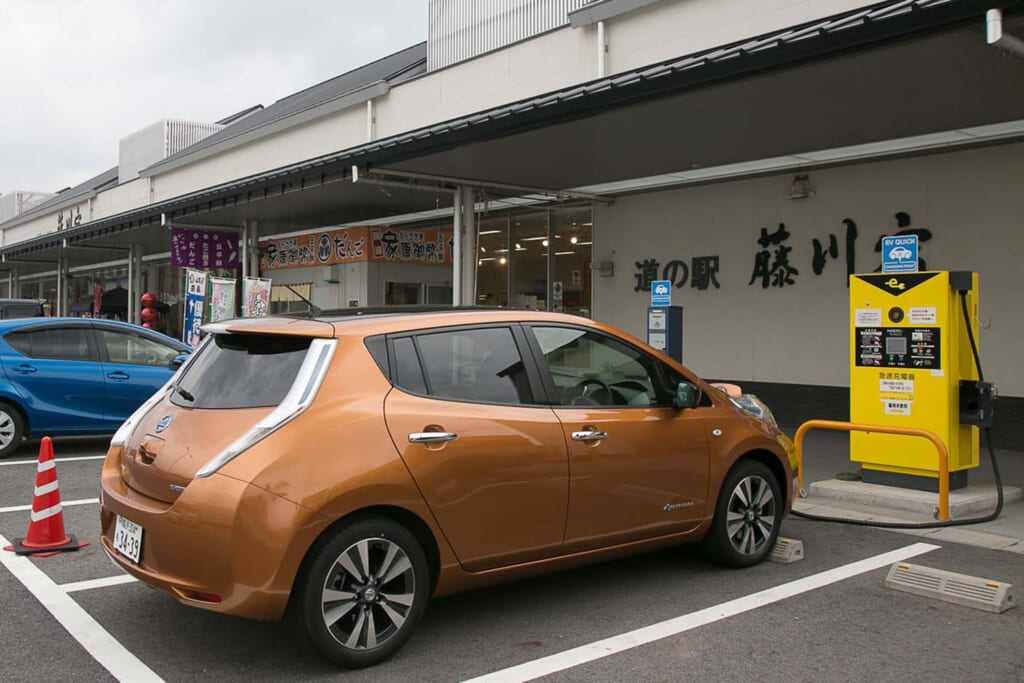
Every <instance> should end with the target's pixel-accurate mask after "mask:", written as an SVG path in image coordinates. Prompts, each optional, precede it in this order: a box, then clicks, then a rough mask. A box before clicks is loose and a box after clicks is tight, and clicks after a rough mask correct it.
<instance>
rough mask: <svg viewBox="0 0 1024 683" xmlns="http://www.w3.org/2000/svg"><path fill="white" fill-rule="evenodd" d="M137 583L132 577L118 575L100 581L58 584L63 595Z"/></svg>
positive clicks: (89, 580)
mask: <svg viewBox="0 0 1024 683" xmlns="http://www.w3.org/2000/svg"><path fill="white" fill-rule="evenodd" d="M135 581H138V579H136V578H135V577H134V576H130V575H128V574H120V575H118V576H105V577H103V578H102V579H88V580H86V581H74V582H72V583H62V584H60V588H61V590H63V591H64V592H65V593H74V592H75V591H87V590H92V589H93V588H109V587H111V586H120V585H121V584H123V583H134V582H135Z"/></svg>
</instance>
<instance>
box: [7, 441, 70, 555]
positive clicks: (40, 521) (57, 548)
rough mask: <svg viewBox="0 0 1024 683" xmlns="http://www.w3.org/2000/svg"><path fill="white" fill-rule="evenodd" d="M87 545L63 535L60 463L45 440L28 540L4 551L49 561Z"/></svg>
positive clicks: (48, 442)
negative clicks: (57, 555) (43, 558)
mask: <svg viewBox="0 0 1024 683" xmlns="http://www.w3.org/2000/svg"><path fill="white" fill-rule="evenodd" d="M87 545H89V544H88V543H79V542H78V541H76V540H75V537H74V536H70V535H68V534H66V533H64V513H63V512H61V508H60V489H59V485H58V483H57V463H56V461H54V459H53V442H52V441H50V437H48V436H44V437H43V442H42V443H41V444H39V465H38V466H37V467H36V488H35V491H34V493H33V496H32V514H31V517H30V521H29V524H28V534H27V535H26V536H25V538H23V539H22V538H16V539H14V543H13V544H12V545H9V546H7V547H5V548H4V550H11V551H14V552H15V553H16V554H18V555H35V556H36V557H49V556H50V555H56V554H58V553H61V552H66V551H69V550H78V549H79V548H82V547H84V546H87Z"/></svg>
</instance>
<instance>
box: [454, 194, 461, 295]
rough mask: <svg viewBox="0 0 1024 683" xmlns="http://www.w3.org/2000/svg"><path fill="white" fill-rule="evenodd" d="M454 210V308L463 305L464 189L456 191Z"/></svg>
mask: <svg viewBox="0 0 1024 683" xmlns="http://www.w3.org/2000/svg"><path fill="white" fill-rule="evenodd" d="M452 206H453V209H452V306H458V305H459V304H461V303H462V188H461V187H460V188H458V189H457V190H455V195H454V203H453V205H452Z"/></svg>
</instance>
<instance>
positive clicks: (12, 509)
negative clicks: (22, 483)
mask: <svg viewBox="0 0 1024 683" xmlns="http://www.w3.org/2000/svg"><path fill="white" fill-rule="evenodd" d="M98 502H100V499H99V498H82V499H81V500H66V501H64V502H63V503H61V505H62V506H64V507H71V506H73V505H92V504H93V503H98ZM31 509H32V506H31V505H12V506H11V507H7V508H0V512H27V511H28V510H31Z"/></svg>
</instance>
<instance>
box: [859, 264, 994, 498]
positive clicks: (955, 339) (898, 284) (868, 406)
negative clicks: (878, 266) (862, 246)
mask: <svg viewBox="0 0 1024 683" xmlns="http://www.w3.org/2000/svg"><path fill="white" fill-rule="evenodd" d="M951 276H952V278H951ZM968 287H969V291H966V297H967V310H968V312H969V316H968V320H967V321H966V322H965V321H964V315H963V312H962V304H961V302H960V294H959V293H958V288H959V290H961V291H964V290H967V289H968ZM977 307H978V275H977V273H966V272H956V273H950V272H945V271H943V272H913V273H873V274H870V275H851V276H850V349H851V357H850V421H851V422H859V423H866V424H874V425H887V426H895V427H913V428H917V429H924V430H927V431H929V432H932V433H934V434H936V435H937V436H938V437H939V438H940V439H942V441H943V443H945V445H946V448H947V449H948V451H949V477H950V489H956V488H961V487H963V486H966V485H967V470H969V469H970V468H972V467H977V466H978V427H976V426H972V425H969V424H962V419H961V409H962V408H961V404H962V401H961V380H967V381H968V382H967V384H970V380H977V379H978V374H977V371H976V368H975V365H974V360H973V356H972V352H971V346H970V340H969V339H968V336H967V325H972V332H973V334H974V338H975V339H977V327H976V319H977ZM975 384H976V382H975ZM850 460H852V461H854V462H859V463H861V468H862V469H861V478H862V480H863V481H865V482H869V483H878V484H888V485H892V486H901V487H904V488H914V489H920V490H926V491H937V490H938V469H939V466H938V460H937V459H936V453H935V447H934V446H933V445H932V444H930V443H928V442H927V441H925V440H923V439H912V438H908V437H905V436H897V435H888V434H870V433H868V434H864V433H859V432H854V433H852V434H851V435H850Z"/></svg>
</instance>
